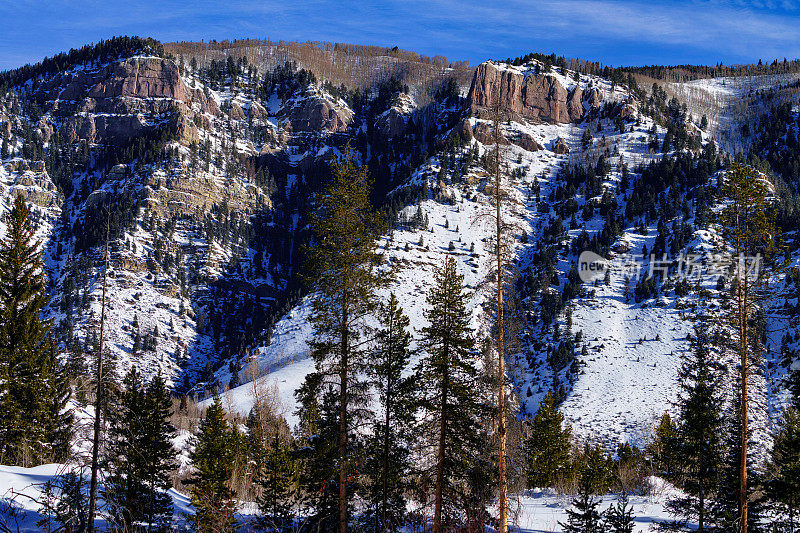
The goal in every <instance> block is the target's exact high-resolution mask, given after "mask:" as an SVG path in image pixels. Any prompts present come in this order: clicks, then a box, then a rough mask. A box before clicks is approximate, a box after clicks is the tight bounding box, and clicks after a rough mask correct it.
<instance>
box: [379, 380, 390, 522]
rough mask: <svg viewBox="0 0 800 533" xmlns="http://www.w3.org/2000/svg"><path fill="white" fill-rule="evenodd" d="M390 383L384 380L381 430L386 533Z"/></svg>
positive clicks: (382, 513)
mask: <svg viewBox="0 0 800 533" xmlns="http://www.w3.org/2000/svg"><path fill="white" fill-rule="evenodd" d="M391 386H392V381H391V378H390V377H389V378H387V379H386V413H385V416H386V418H385V424H386V425H385V427H384V429H383V487H382V490H383V502H382V505H383V509H382V511H381V525H382V526H383V528H382V529H383V531H388V530H389V528H388V527H386V506H387V502H388V499H389V497H388V495H389V486H388V480H387V479H386V478H387V477H388V473H389V472H388V471H389V422H390V416H391V405H392V400H391V398H390V397H389V392H390V391H391Z"/></svg>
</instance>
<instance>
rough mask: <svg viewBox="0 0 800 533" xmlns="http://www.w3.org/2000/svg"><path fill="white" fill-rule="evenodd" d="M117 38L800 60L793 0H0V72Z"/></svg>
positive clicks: (630, 59) (621, 58) (649, 58)
mask: <svg viewBox="0 0 800 533" xmlns="http://www.w3.org/2000/svg"><path fill="white" fill-rule="evenodd" d="M123 34H127V35H141V36H151V37H155V38H157V39H159V40H162V41H174V40H211V39H225V38H229V39H231V38H240V37H262V38H264V37H269V38H271V39H274V40H277V39H285V40H300V41H305V40H327V41H337V42H350V43H358V44H376V45H381V46H383V45H385V46H394V45H397V46H399V47H401V48H405V49H408V50H414V51H417V52H420V53H423V54H426V55H435V54H441V55H444V56H446V57H447V58H449V59H466V60H469V61H470V62H471V63H473V64H477V63H479V62H481V61H482V60H484V59H487V58H505V57H515V56H518V55H522V54H524V53H526V52H529V51H540V52H548V53H549V52H556V53H558V54H560V55H561V54H563V55H567V56H570V57H581V58H585V59H593V60H599V61H601V62H603V63H605V64H613V65H620V64H625V65H633V64H645V63H646V64H653V63H659V64H678V63H712V64H713V63H716V62H717V61H722V62H724V63H726V64H732V63H742V62H754V61H758V59H759V58H763V59H770V60H771V59H774V58H780V59H782V58H784V57H787V58H789V59H792V58H798V57H800V0H774V1H771V0H765V1H761V2H753V1H743V0H742V1H737V0H664V1H657V0H653V1H651V2H647V1H640V0H636V1H623V0H560V1H555V0H538V1H535V0H504V1H492V0H484V1H475V0H432V1H421V0H402V1H401V0H386V1H375V0H362V1H357V2H345V1H337V0H260V1H250V0H222V1H220V0H217V1H213V2H212V1H208V0H196V1H194V2H179V1H176V0H147V1H134V0H130V1H125V0H122V1H120V0H117V1H115V2H99V1H96V0H40V1H33V0H0V69H6V68H12V67H16V66H19V65H22V64H24V63H28V62H34V61H38V60H39V59H41V58H42V57H44V56H46V55H52V54H54V53H57V52H59V51H62V50H68V49H69V48H72V47H79V46H82V45H84V44H87V43H89V42H95V41H97V40H99V39H102V38H108V37H111V36H113V35H123Z"/></svg>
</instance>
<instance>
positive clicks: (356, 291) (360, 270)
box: [308, 154, 387, 520]
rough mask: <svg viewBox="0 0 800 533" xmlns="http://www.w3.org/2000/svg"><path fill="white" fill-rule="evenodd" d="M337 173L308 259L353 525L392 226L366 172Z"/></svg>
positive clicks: (318, 353) (343, 491)
mask: <svg viewBox="0 0 800 533" xmlns="http://www.w3.org/2000/svg"><path fill="white" fill-rule="evenodd" d="M332 170H333V176H332V181H331V183H330V185H329V186H328V187H327V188H326V190H325V192H324V193H323V194H320V195H319V196H318V197H317V202H318V208H317V210H316V212H314V213H313V214H312V216H311V227H312V229H313V233H314V246H313V247H312V248H311V249H309V250H308V257H309V267H310V270H311V276H310V279H311V280H313V281H314V282H315V288H316V293H315V296H314V299H313V300H312V303H311V309H312V315H311V319H310V321H311V323H312V325H313V326H314V338H313V340H312V342H311V343H310V347H311V350H312V355H313V357H314V361H315V363H316V369H317V371H318V372H320V373H323V374H327V375H329V376H335V377H336V381H337V383H336V387H337V395H338V399H337V403H338V411H339V416H338V418H339V431H338V436H337V438H336V442H337V443H338V447H339V454H338V460H337V461H336V464H337V466H338V469H339V491H340V501H339V507H340V520H345V519H346V515H347V512H346V508H347V506H348V503H347V501H345V500H349V499H350V497H351V496H352V494H350V495H348V494H347V492H349V491H347V486H346V484H350V483H353V482H354V481H355V478H356V477H357V476H356V474H355V471H356V470H355V463H356V462H357V461H356V454H355V453H354V452H355V451H354V443H353V442H351V439H350V434H351V432H352V429H353V428H354V427H357V426H358V425H359V424H360V423H361V422H362V421H363V420H365V419H366V418H367V417H368V414H369V413H368V410H367V396H366V393H367V387H368V384H367V383H366V382H364V381H363V380H362V379H360V376H361V374H362V373H363V371H365V370H366V369H367V361H366V359H365V355H366V351H365V350H364V343H363V342H362V340H363V338H364V335H365V333H366V332H367V330H368V327H367V323H366V319H367V317H369V316H370V315H371V314H372V313H373V312H374V310H375V307H376V301H375V297H374V291H375V289H377V288H378V287H379V286H380V285H382V284H383V283H384V282H385V281H387V279H386V276H385V275H381V273H379V272H378V271H377V268H378V266H379V265H380V264H381V261H382V259H383V256H382V255H381V254H380V252H379V251H378V249H377V246H376V244H375V239H376V238H377V237H378V236H379V235H381V234H382V233H383V230H384V228H385V224H384V219H383V216H382V215H381V214H380V213H377V212H376V211H375V210H374V209H373V207H372V205H371V203H370V200H369V191H370V186H371V182H370V179H369V176H368V174H367V169H366V167H363V166H358V165H356V163H355V162H354V160H353V159H352V155H351V154H349V155H348V157H347V158H346V159H344V160H343V161H341V162H334V163H333V165H332ZM320 392H322V391H320ZM343 484H344V486H343Z"/></svg>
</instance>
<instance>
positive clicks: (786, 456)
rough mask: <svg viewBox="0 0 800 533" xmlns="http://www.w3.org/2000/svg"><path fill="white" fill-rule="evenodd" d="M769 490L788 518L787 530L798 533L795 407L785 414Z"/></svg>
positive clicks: (799, 456) (798, 421)
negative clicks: (796, 530)
mask: <svg viewBox="0 0 800 533" xmlns="http://www.w3.org/2000/svg"><path fill="white" fill-rule="evenodd" d="M767 473H768V479H769V481H768V482H767V489H768V492H769V495H770V497H771V498H772V501H773V502H774V503H775V504H776V507H777V508H778V511H779V512H780V513H781V514H783V515H784V516H785V517H786V520H785V523H784V526H785V527H786V528H787V529H786V531H795V528H796V526H795V524H796V523H797V522H798V519H797V511H798V509H800V413H798V411H797V409H796V408H795V407H794V406H790V407H787V408H786V410H785V411H784V413H783V417H782V418H781V421H780V424H779V426H778V431H777V433H776V435H775V439H774V441H773V445H772V452H771V454H770V460H769V464H768V467H767Z"/></svg>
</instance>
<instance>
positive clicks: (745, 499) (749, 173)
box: [718, 163, 779, 533]
mask: <svg viewBox="0 0 800 533" xmlns="http://www.w3.org/2000/svg"><path fill="white" fill-rule="evenodd" d="M765 181H766V180H764V179H762V177H761V176H760V175H759V173H758V172H756V171H755V170H754V169H753V168H751V167H749V166H743V165H739V164H736V163H734V164H732V165H731V169H730V170H729V171H728V172H727V173H725V176H724V178H723V179H722V183H721V192H722V196H723V199H724V200H725V201H726V205H725V207H724V208H723V209H722V210H721V211H720V213H719V216H718V222H719V223H720V226H721V228H722V236H723V238H724V240H725V243H726V244H727V245H728V246H729V248H730V250H731V252H732V253H733V257H734V258H735V260H736V261H737V262H738V263H739V264H737V265H736V268H734V283H733V295H732V296H733V298H732V305H731V306H730V311H729V313H728V316H727V317H726V318H727V320H728V321H729V322H730V324H731V325H732V326H733V327H734V328H735V331H736V333H737V337H738V338H737V339H736V340H737V347H736V350H737V354H738V356H739V365H738V366H739V368H738V370H739V379H738V384H739V389H738V393H737V395H736V396H737V399H738V400H739V414H738V416H737V417H736V419H737V420H738V422H737V424H738V427H739V430H740V434H739V444H738V445H737V446H736V448H735V449H739V450H741V453H738V457H739V461H740V464H739V470H738V486H739V491H738V492H739V496H738V511H737V512H738V519H737V520H736V524H737V528H738V531H739V532H740V533H747V530H748V527H749V525H750V524H751V523H756V521H753V520H751V519H750V517H749V516H748V512H749V504H750V499H751V498H750V496H749V483H748V473H749V471H750V470H751V469H750V467H749V466H748V460H749V456H750V454H749V453H748V439H749V435H750V431H749V422H750V415H749V400H750V394H749V392H748V383H749V369H750V368H753V367H754V366H755V364H756V363H755V358H754V356H756V355H758V353H757V352H758V351H759V350H760V349H761V347H760V345H759V344H760V343H759V336H758V334H757V332H755V331H754V328H752V327H751V325H752V322H753V317H754V316H755V315H756V314H757V313H758V312H759V305H758V304H759V301H760V300H762V299H763V298H762V296H761V294H760V292H761V290H762V289H763V287H764V284H765V283H766V280H768V278H769V276H768V275H767V274H768V273H767V268H766V267H767V265H768V264H769V261H770V259H771V258H772V257H774V254H775V252H776V251H777V250H778V248H779V245H778V243H777V242H776V241H777V239H776V235H777V231H776V228H775V216H774V210H773V209H771V207H770V201H769V199H768V198H769V196H770V195H771V193H770V191H769V189H768V187H767V184H766V183H765ZM755 257H763V258H764V259H763V260H762V261H761V262H760V264H759V265H757V266H759V267H761V268H749V267H750V266H752V261H753V258H755ZM770 270H772V272H771V273H772V274H774V273H775V272H776V270H775V269H774V268H773V269H770Z"/></svg>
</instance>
